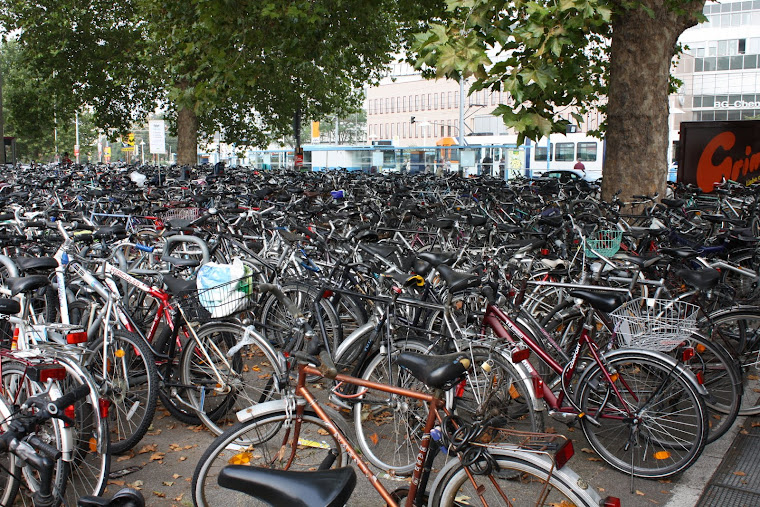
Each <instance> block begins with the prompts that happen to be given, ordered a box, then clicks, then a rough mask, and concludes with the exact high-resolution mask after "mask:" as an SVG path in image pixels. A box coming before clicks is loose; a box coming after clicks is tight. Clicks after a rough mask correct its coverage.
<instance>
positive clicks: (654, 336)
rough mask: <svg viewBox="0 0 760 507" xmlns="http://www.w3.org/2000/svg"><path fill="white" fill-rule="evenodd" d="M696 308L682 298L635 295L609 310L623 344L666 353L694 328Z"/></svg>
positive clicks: (695, 326)
mask: <svg viewBox="0 0 760 507" xmlns="http://www.w3.org/2000/svg"><path fill="white" fill-rule="evenodd" d="M698 312H699V307H698V306H697V305H693V304H691V303H687V302H685V301H671V300H669V299H652V298H638V299H633V300H631V301H628V302H627V303H624V304H623V305H621V306H620V307H619V308H617V309H616V310H615V311H613V312H612V313H610V317H611V318H612V321H613V323H614V324H615V333H616V334H617V336H618V340H619V342H620V345H621V346H623V347H630V348H638V349H648V350H656V351H659V352H669V351H671V350H673V349H674V348H676V347H677V346H678V345H680V344H681V343H682V342H683V341H684V340H685V339H686V338H688V337H689V335H691V334H692V333H694V332H695V331H696V330H697V313H698Z"/></svg>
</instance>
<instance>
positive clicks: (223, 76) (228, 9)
mask: <svg viewBox="0 0 760 507" xmlns="http://www.w3.org/2000/svg"><path fill="white" fill-rule="evenodd" d="M412 4H413V5H409V3H408V2H403V1H402V0H379V1H377V2H365V1H360V0H309V1H307V0H248V1H244V2H240V1H232V0H187V1H184V2H175V1H173V0H125V1H122V2H118V3H117V4H113V3H111V2H104V1H101V0H86V1H82V0H55V1H53V0H32V1H27V0H2V2H0V6H1V9H0V22H2V23H3V26H4V28H5V30H6V31H8V32H10V31H16V33H18V40H19V44H20V45H21V47H22V48H23V49H24V50H25V51H28V53H29V55H30V56H29V58H30V59H32V60H33V61H34V63H35V66H36V67H37V68H39V69H40V72H43V73H49V74H50V75H54V76H55V79H54V80H53V81H52V85H53V86H55V87H57V89H58V91H59V92H60V95H61V96H65V99H64V98H61V99H60V101H59V102H58V103H57V105H56V107H57V109H58V110H59V111H60V112H61V114H63V113H64V112H71V111H73V110H74V109H76V108H77V107H81V106H82V105H84V104H86V105H89V106H91V107H93V109H94V111H95V119H96V122H97V123H98V125H99V126H101V127H102V128H104V129H109V128H112V129H116V130H119V131H122V132H123V131H125V130H127V129H128V127H129V124H130V123H131V122H133V121H135V120H136V119H137V118H142V117H145V115H146V114H148V113H149V112H151V111H152V110H153V109H154V108H156V107H163V108H165V109H167V116H168V117H169V118H172V117H174V118H179V120H180V121H179V123H183V122H184V123H185V125H186V132H185V131H182V125H178V130H180V131H181V133H180V148H179V149H180V151H183V144H182V140H183V132H184V133H185V137H188V136H192V137H193V139H191V140H190V141H188V142H189V143H190V144H188V145H185V147H184V151H185V152H186V153H185V154H186V155H187V156H188V157H187V160H194V157H195V146H196V145H195V143H196V142H197V141H196V140H197V134H198V132H199V131H200V132H201V134H202V135H204V134H205V135H206V136H211V135H213V133H214V132H216V131H222V132H223V134H224V138H225V140H226V141H228V142H234V143H236V144H238V145H259V146H260V145H264V144H266V143H267V142H269V141H270V140H272V139H278V138H281V137H282V136H283V135H284V134H287V133H290V132H292V129H293V118H294V117H295V116H296V115H297V114H298V115H300V116H301V117H303V118H309V119H322V118H325V117H327V116H333V115H336V114H337V115H339V116H346V115H347V114H349V113H351V112H353V111H355V110H356V109H357V108H358V107H359V105H360V102H361V97H362V89H363V87H364V86H365V85H366V84H368V83H372V82H374V81H376V80H377V79H378V78H379V76H380V75H381V73H382V70H383V69H384V68H385V66H386V65H387V64H388V63H389V62H390V61H391V60H392V58H393V56H394V54H395V53H396V52H397V51H399V50H400V49H401V47H402V41H403V40H405V39H404V37H403V33H404V32H406V31H410V30H412V29H419V28H420V27H422V26H424V25H423V24H421V23H422V22H423V21H421V20H424V19H426V18H427V17H428V16H430V15H431V14H432V15H435V13H437V12H443V10H442V2H441V1H440V0H424V1H421V2H414V3H412ZM180 158H182V155H180Z"/></svg>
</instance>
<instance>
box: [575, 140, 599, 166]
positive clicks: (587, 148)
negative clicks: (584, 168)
mask: <svg viewBox="0 0 760 507" xmlns="http://www.w3.org/2000/svg"><path fill="white" fill-rule="evenodd" d="M578 158H579V159H581V162H596V143H578Z"/></svg>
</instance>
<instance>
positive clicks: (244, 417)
mask: <svg viewBox="0 0 760 507" xmlns="http://www.w3.org/2000/svg"><path fill="white" fill-rule="evenodd" d="M286 405H287V400H285V399H279V400H271V401H265V402H264V403H257V404H255V405H251V406H250V407H248V408H244V409H243V410H238V411H237V412H236V413H235V415H236V416H237V420H238V421H239V422H246V421H250V420H251V419H255V418H257V417H261V416H264V415H269V414H273V413H276V412H284V411H285V408H286Z"/></svg>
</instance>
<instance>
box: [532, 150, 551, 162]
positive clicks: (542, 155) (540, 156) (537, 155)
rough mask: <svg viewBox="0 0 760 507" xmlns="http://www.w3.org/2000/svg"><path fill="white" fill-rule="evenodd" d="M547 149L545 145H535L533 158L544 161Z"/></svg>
mask: <svg viewBox="0 0 760 507" xmlns="http://www.w3.org/2000/svg"><path fill="white" fill-rule="evenodd" d="M548 152H549V149H548V148H547V147H546V146H536V148H535V155H534V156H535V160H536V162H546V154H547V153H548Z"/></svg>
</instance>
